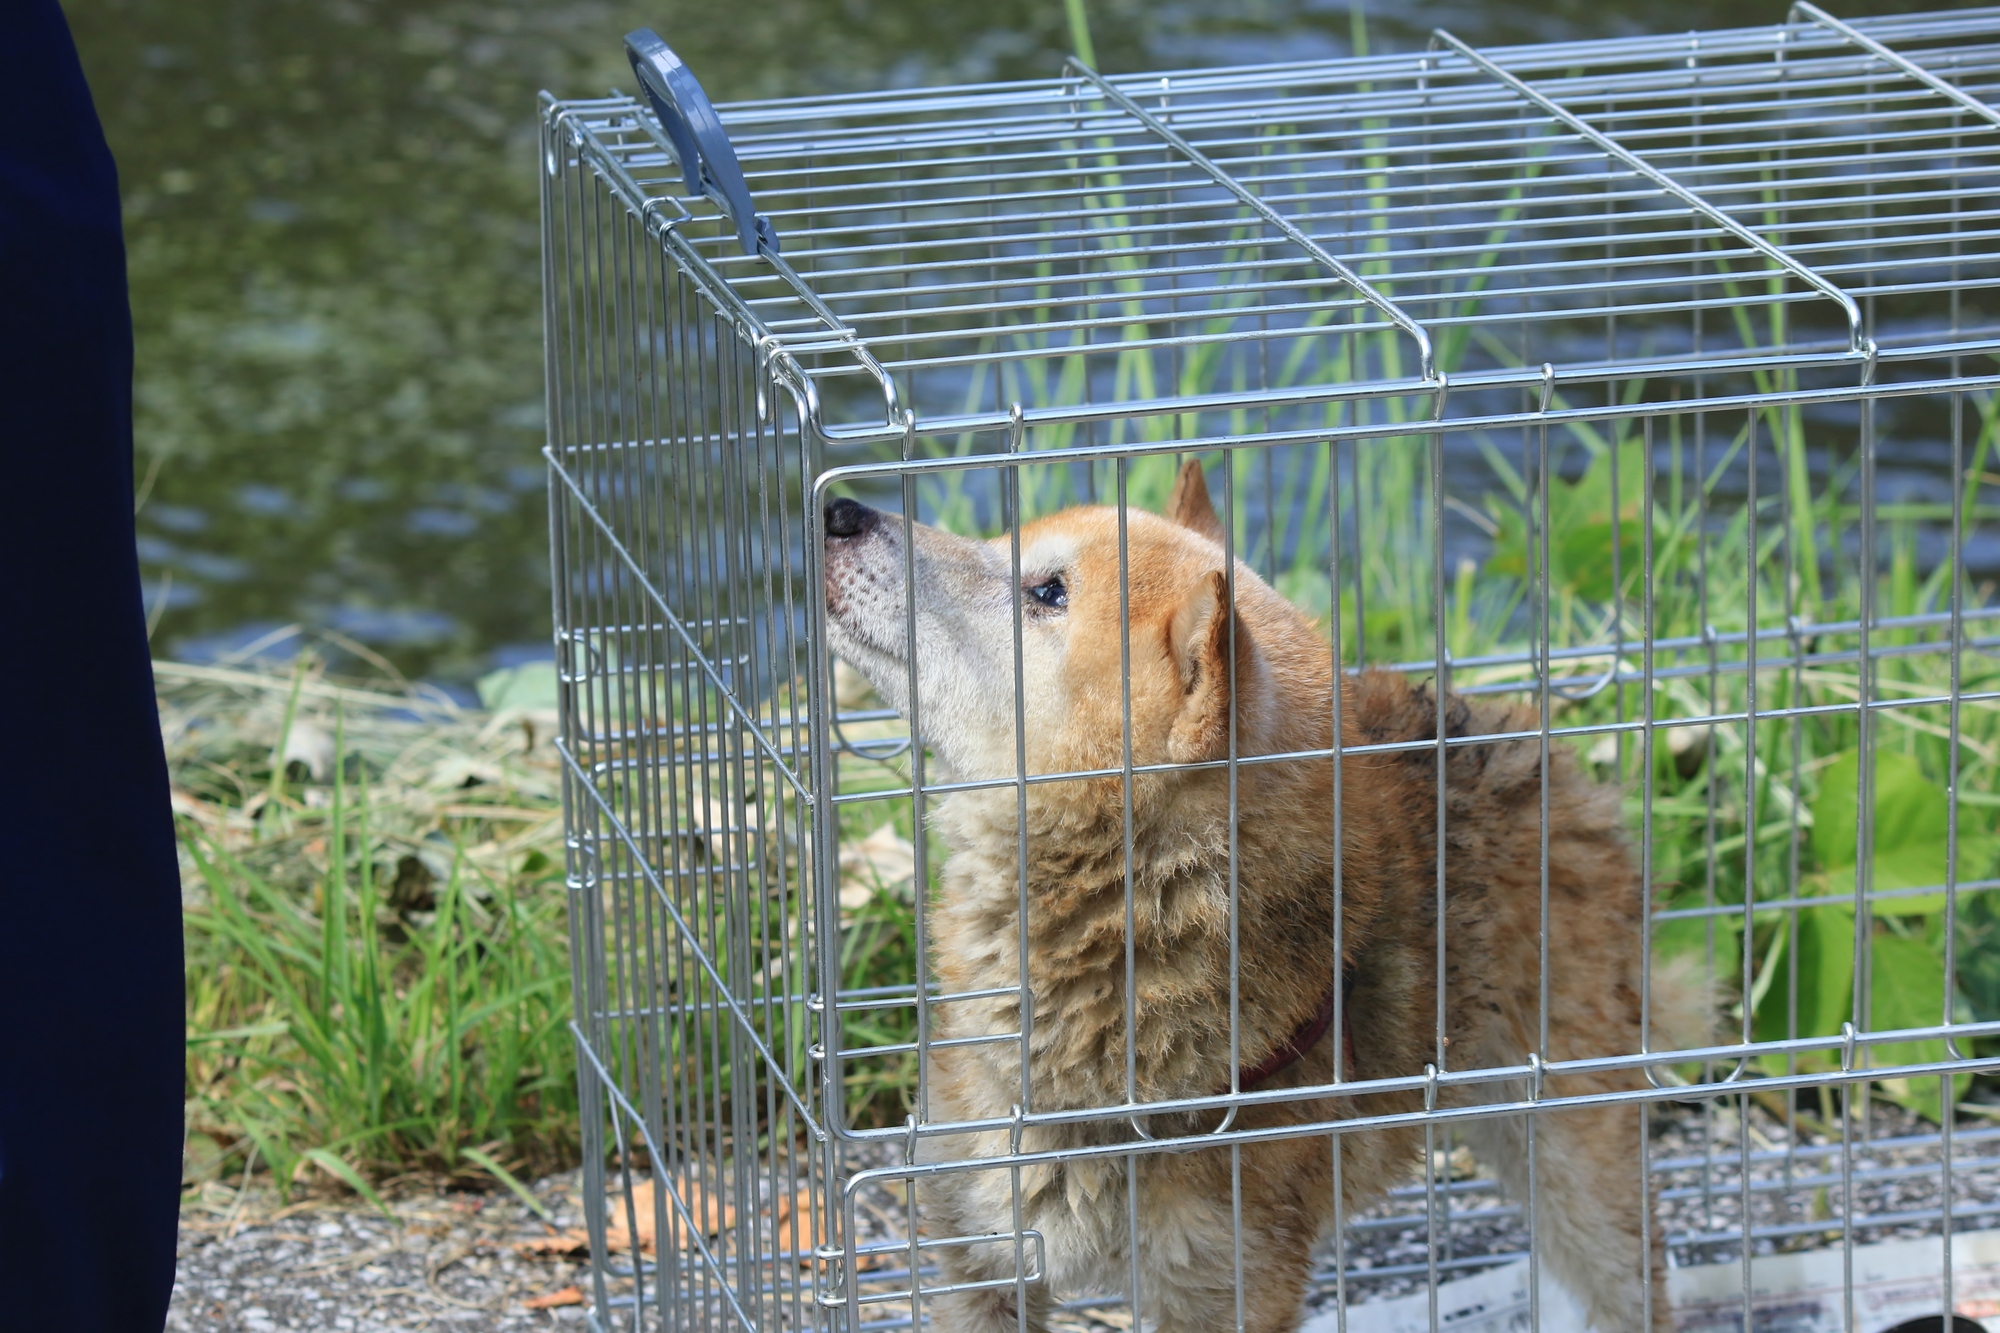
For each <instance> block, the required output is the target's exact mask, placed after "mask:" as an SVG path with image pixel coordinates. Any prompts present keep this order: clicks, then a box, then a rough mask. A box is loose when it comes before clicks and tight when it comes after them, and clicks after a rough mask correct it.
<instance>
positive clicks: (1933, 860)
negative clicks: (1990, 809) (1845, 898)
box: [1812, 750, 2000, 916]
mask: <svg viewBox="0 0 2000 1333" xmlns="http://www.w3.org/2000/svg"><path fill="white" fill-rule="evenodd" d="M1860 774H1861V764H1860V757H1859V755H1858V753H1857V752H1856V751H1854V750H1848V751H1845V752H1843V753H1842V754H1841V755H1840V756H1839V757H1838V758H1836V759H1835V760H1834V761H1833V762H1832V763H1831V764H1829V765H1827V767H1826V769H1825V771H1824V772H1822V773H1821V774H1820V779H1819V795H1818V796H1817V797H1816V798H1815V799H1814V801H1813V831H1812V846H1813V855H1814V856H1815V857H1817V858H1818V860H1819V863H1820V865H1822V866H1824V867H1826V870H1827V892H1829V893H1850V892H1852V891H1853V888H1854V863H1855V862H1854V853H1855V811H1856V810H1857V808H1858V802H1857V799H1856V797H1857V795H1858V790H1857V789H1858V784H1859V780H1860ZM1874 783H1875V791H1874V797H1875V802H1874V804H1875V827H1874V851H1875V855H1874V859H1873V861H1872V864H1871V871H1872V873H1871V875H1870V885H1871V887H1872V888H1874V889H1920V888H1927V887H1930V886H1932V885H1937V884H1942V883H1944V880H1945V847H1946V835H1947V832H1948V829H1947V817H1948V814H1949V800H1948V798H1947V796H1946V793H1945V789H1944V788H1943V787H1942V786H1941V785H1939V784H1938V783H1935V782H1932V781H1931V780H1930V779H1929V778H1927V777H1925V776H1924V772H1923V769H1922V767H1921V766H1920V765H1919V764H1918V763H1917V761H1916V760H1915V759H1912V758H1911V757H1910V756H1909V755H1906V754H1899V753H1897V752H1895V751H1878V752H1877V753H1876V755H1875V775H1874ZM1969 824H1970V825H1972V827H1968V825H1969ZM1996 847H2000V843H1996V841H1995V840H1994V838H1993V836H1992V834H1991V833H1990V831H1989V830H1988V829H1986V828H1984V827H1981V826H1979V825H1978V824H1976V823H1974V821H1972V820H1968V819H1967V818H1966V817H1965V812H1964V811H1961V812H1960V816H1959V839H1958V873H1959V877H1960V878H1961V879H1973V878H1978V877H1979V876H1980V875H1981V874H1983V873H1984V871H1985V870H1986V869H1987V868H1988V867H1990V866H1991V864H1992V861H1993V856H1994V852H1995V849H1996ZM1872 910H1873V911H1874V912H1875V914H1876V915H1878V916H1920V915H1924V914H1927V913H1930V912H1939V911H1943V910H1944V895H1943V894H1941V893H1927V894H1921V895H1918V896H1916V897H1912V898H1888V899H1883V900H1880V901H1878V902H1876V903H1874V905H1873V909H1872Z"/></svg>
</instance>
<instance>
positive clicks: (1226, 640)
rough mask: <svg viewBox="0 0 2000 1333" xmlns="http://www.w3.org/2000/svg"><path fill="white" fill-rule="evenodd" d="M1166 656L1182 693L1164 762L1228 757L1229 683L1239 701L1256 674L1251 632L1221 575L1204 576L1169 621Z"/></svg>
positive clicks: (1214, 572)
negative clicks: (1232, 664) (1175, 670)
mask: <svg viewBox="0 0 2000 1333" xmlns="http://www.w3.org/2000/svg"><path fill="white" fill-rule="evenodd" d="M1232 646H1233V647H1234V649H1235V670H1234V671H1233V672H1232V671H1231V669H1230V649H1231V647H1232ZM1167 654H1168V656H1169V657H1170V658H1171V659H1172V660H1173V663H1174V665H1175V666H1176V667H1177V668H1179V670H1180V677H1181V689H1182V691H1183V694H1182V699H1181V707H1180V711H1179V712H1178V713H1177V714H1176V715H1175V717H1174V726H1173V731H1172V733H1171V734H1170V735H1169V736H1168V738H1167V758H1168V760H1169V761H1170V762H1173V763H1180V764H1191V763H1199V762H1201V761H1203V760H1208V759H1220V758H1222V757H1223V756H1224V755H1226V754H1228V753H1229V712H1230V709H1229V701H1230V698H1231V693H1230V685H1231V680H1232V677H1233V678H1234V684H1235V697H1236V698H1238V699H1241V698H1243V697H1244V695H1245V694H1246V692H1247V691H1248V688H1249V686H1250V683H1251V676H1252V673H1253V672H1254V671H1255V670H1256V665H1257V650H1256V645H1255V644H1253V643H1251V641H1250V630H1249V627H1248V626H1247V625H1245V624H1244V623H1243V617H1242V616H1240V615H1238V614H1237V613H1236V610H1235V608H1234V607H1232V606H1231V605H1230V603H1229V584H1228V581H1227V580H1226V579H1225V578H1224V577H1223V573H1222V571H1221V570H1219V569H1215V570H1210V571H1209V572H1208V573H1206V574H1204V575H1202V576H1201V578H1200V579H1198V580H1197V581H1196V583H1195V585H1194V587H1193V589H1192V590H1191V591H1190V592H1189V594H1188V596H1187V597H1186V599H1185V600H1184V601H1182V603H1181V605H1180V607H1179V608H1178V609H1177V610H1176V611H1175V612H1174V616H1173V619H1172V620H1170V621H1168V623H1167ZM1239 711H1240V709H1239Z"/></svg>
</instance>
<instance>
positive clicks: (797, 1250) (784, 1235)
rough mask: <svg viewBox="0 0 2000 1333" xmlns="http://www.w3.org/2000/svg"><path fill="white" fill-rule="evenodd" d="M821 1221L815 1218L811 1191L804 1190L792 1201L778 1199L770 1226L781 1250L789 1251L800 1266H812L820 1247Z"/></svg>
mask: <svg viewBox="0 0 2000 1333" xmlns="http://www.w3.org/2000/svg"><path fill="white" fill-rule="evenodd" d="M818 1222H819V1219H818V1218H817V1217H815V1216H814V1215H813V1209H812V1191H811V1190H810V1189H801V1190H800V1191H799V1192H798V1193H797V1194H794V1195H792V1196H791V1197H789V1198H781V1199H779V1200H778V1206H777V1211H776V1215H775V1216H774V1217H773V1218H772V1223H771V1229H772V1231H773V1233H774V1234H775V1235H776V1237H777V1248H778V1250H779V1251H780V1252H783V1251H787V1250H789V1251H790V1252H791V1253H792V1254H793V1255H794V1256H796V1257H797V1259H798V1261H799V1263H800V1264H809V1263H811V1262H812V1260H813V1250H814V1249H815V1248H816V1247H817V1246H818V1245H819V1225H818Z"/></svg>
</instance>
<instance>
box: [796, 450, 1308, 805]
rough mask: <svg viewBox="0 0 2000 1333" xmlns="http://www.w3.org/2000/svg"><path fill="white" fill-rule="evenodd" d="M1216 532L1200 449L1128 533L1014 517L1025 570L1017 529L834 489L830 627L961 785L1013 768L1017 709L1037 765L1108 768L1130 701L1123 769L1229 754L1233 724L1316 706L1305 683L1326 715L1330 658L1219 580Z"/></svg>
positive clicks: (1265, 604)
mask: <svg viewBox="0 0 2000 1333" xmlns="http://www.w3.org/2000/svg"><path fill="white" fill-rule="evenodd" d="M906 534H907V536H906ZM1222 535H1223V533H1222V525H1221V524H1220V523H1219V522H1218V521H1217V519H1216V516H1215V509H1214V506H1213V505H1212V504H1211V502H1210V500H1209V496H1208V489H1207V486H1206V485H1205V483H1204V482H1203V480H1202V474H1201V471H1200V468H1199V467H1198V466H1197V465H1195V464H1193V463H1189V464H1188V465H1187V467H1186V468H1184V469H1183V470H1182V473H1181V476H1180V479H1179V481H1178V482H1177V483H1176V485H1175V487H1174V493H1173V497H1172V498H1171V499H1170V500H1169V502H1168V507H1167V513H1166V515H1165V516H1164V517H1161V516H1157V515H1153V514H1149V513H1145V512H1142V511H1138V510H1129V511H1127V513H1126V515H1125V521H1124V524H1123V527H1122V531H1121V525H1120V523H1119V514H1118V511H1117V510H1116V509H1114V508H1109V507H1103V506H1085V507H1079V508H1075V509H1069V510H1065V511H1063V512H1062V513H1059V514H1054V515H1051V516H1050V517H1047V518H1043V519H1039V520H1036V521H1034V522H1032V523H1029V524H1026V525H1025V526H1023V528H1022V529H1021V542H1020V561H1019V577H1018V579H1017V578H1016V576H1015V563H1014V557H1013V542H1012V538H1011V537H1010V536H1001V537H997V538H994V539H992V540H990V541H975V540H971V539H968V538H964V537H957V536H953V535H952V534H950V533H947V532H942V531H940V530H938V529H936V528H931V527H926V526H924V525H923V524H920V523H913V524H907V525H906V523H905V521H904V519H903V518H901V517H899V516H896V515H891V514H883V513H881V512H878V511H876V510H873V509H870V508H867V507H866V506H864V505H860V504H857V503H855V502H854V501H852V500H835V501H834V502H833V503H831V504H830V505H828V506H827V510H826V527H825V541H826V607H827V628H828V639H829V641H830V643H831V646H832V648H833V650H834V651H835V652H836V653H838V654H839V655H840V656H841V657H842V658H844V659H846V660H847V661H848V662H850V663H852V664H853V665H854V666H855V667H856V668H857V669H858V670H859V671H860V672H861V673H862V674H863V675H865V676H866V677H867V678H868V679H869V681H870V682H871V683H872V684H873V685H874V686H875V688H876V690H877V691H878V692H880V693H881V695H882V697H883V698H884V699H886V700H888V701H889V702H890V703H891V704H893V705H894V706H895V707H896V709H897V710H898V711H900V712H901V713H902V714H903V715H904V716H905V717H913V718H914V720H915V722H916V725H917V727H918V729H919V731H920V733H921V734H922V736H923V738H924V740H925V742H926V743H927V744H928V745H929V746H930V747H931V750H932V751H933V753H934V754H935V755H936V756H937V758H938V759H939V761H941V762H942V763H943V765H944V766H945V767H946V768H947V769H948V770H949V772H950V773H951V775H952V776H954V777H956V778H958V779H961V780H971V779H980V778H996V777H1008V776H1012V775H1013V774H1014V773H1015V771H1016V765H1017V762H1018V760H1019V758H1020V756H1019V755H1017V750H1016V730H1017V718H1018V720H1019V723H1020V724H1021V725H1020V736H1021V738H1022V751H1023V752H1024V755H1025V759H1026V766H1027V771H1028V772H1029V773H1031V774H1032V773H1044V772H1057V771H1066V770H1071V769H1079V768H1098V769H1102V768H1113V767H1117V766H1119V765H1120V764H1121V763H1122V762H1123V757H1124V746H1125V736H1126V733H1127V726H1126V718H1127V716H1128V713H1129V717H1130V736H1131V747H1132V754H1131V759H1132V762H1133V763H1134V764H1157V763H1190V762H1197V761H1201V760H1210V759H1220V758H1223V757H1225V756H1226V755H1227V754H1228V753H1229V752H1230V740H1231V732H1232V728H1233V730H1234V735H1235V748H1236V753H1237V754H1239V755H1248V754H1256V753H1260V752H1266V753H1267V752H1271V751H1272V750H1274V749H1276V748H1278V741H1279V738H1280V737H1281V736H1282V735H1283V734H1284V733H1285V732H1286V731H1287V730H1288V728H1287V725H1286V714H1287V712H1288V711H1289V710H1297V709H1300V708H1312V707H1314V706H1315V705H1314V703H1313V701H1312V699H1310V698H1306V697H1300V696H1301V694H1302V693H1303V694H1305V695H1315V694H1316V695H1317V696H1318V698H1319V699H1320V701H1321V703H1320V706H1319V711H1320V713H1321V715H1322V716H1324V715H1325V709H1324V706H1323V703H1324V693H1325V690H1326V689H1327V688H1328V682H1329V680H1330V663H1329V662H1327V661H1325V660H1323V659H1325V658H1326V649H1325V646H1324V643H1323V641H1321V640H1320V639H1319V637H1318V635H1317V634H1316V632H1315V631H1313V629H1312V628H1311V627H1310V625H1309V624H1308V623H1307V622H1306V620H1305V619H1304V617H1303V616H1301V615H1300V614H1299V613H1298V611H1297V610H1295V609H1294V608H1293V607H1292V606H1291V605H1290V604H1289V603H1288V602H1286V601H1285V600H1284V599H1283V598H1281V597H1279V596H1278V594H1277V593H1275V592H1273V591H1272V590H1271V588H1270V587H1269V586H1267V585H1266V584H1265V583H1264V582H1263V581H1262V580H1261V579H1259V578H1258V577H1257V576H1256V575H1255V574H1254V573H1252V572H1251V570H1250V569H1249V567H1248V566H1246V565H1244V564H1243V563H1242V562H1241V561H1238V562H1237V563H1236V566H1235V570H1234V573H1233V578H1232V577H1231V575H1230V573H1229V572H1228V571H1227V569H1226V566H1225V561H1224V555H1223V548H1222ZM906 541H907V543H908V545H907V548H906ZM912 572H913V573H914V587H915V589H916V595H915V597H914V599H908V598H906V589H907V588H908V587H909V586H911V585H910V581H909V580H910V574H911V573H912ZM1232 593H1233V597H1232ZM913 624H914V630H915V639H914V642H915V650H914V669H913V663H912V656H913V654H912V650H911V643H912V638H911V629H912V625H913ZM1315 650H1317V656H1318V658H1320V659H1322V660H1320V661H1319V662H1318V663H1317V664H1316V668H1317V669H1315V664H1314V663H1313V661H1312V659H1313V657H1314V653H1315ZM1017 662H1018V671H1017ZM1128 664H1129V669H1128ZM1128 679H1129V681H1130V689H1129V695H1128V691H1127V688H1126V682H1127V680H1128ZM1315 679H1316V680H1317V681H1318V688H1317V690H1315V689H1314V688H1313V681H1314V680H1315ZM913 681H914V686H915V691H916V694H915V698H914V700H913V699H912V696H911V689H912V684H913Z"/></svg>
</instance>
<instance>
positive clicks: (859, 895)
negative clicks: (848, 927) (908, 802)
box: [840, 824, 917, 912]
mask: <svg viewBox="0 0 2000 1333" xmlns="http://www.w3.org/2000/svg"><path fill="white" fill-rule="evenodd" d="M916 878H917V849H916V848H915V847H914V846H912V845H911V843H910V840H909V839H908V838H905V837H903V836H901V835H900V834H898V833H897V832H896V826H895V825H894V824H884V825H883V826H882V827H881V828H878V829H876V830H875V831H874V832H873V833H871V834H869V835H868V836H867V837H865V838H863V839H862V840H861V841H860V842H857V843H854V844H852V845H850V846H847V847H843V848H841V849H840V906H841V908H842V910H844V911H849V912H854V911H859V910H860V909H861V908H863V907H866V906H867V905H868V904H869V902H870V901H871V900H872V899H873V898H874V896H875V890H876V889H877V888H878V887H880V888H883V889H887V890H888V891H889V892H891V893H893V894H895V895H896V896H897V897H898V898H901V899H902V900H903V901H904V902H909V901H911V899H912V898H913V897H914V896H915V891H914V887H913V886H914V885H915V883H916Z"/></svg>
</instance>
